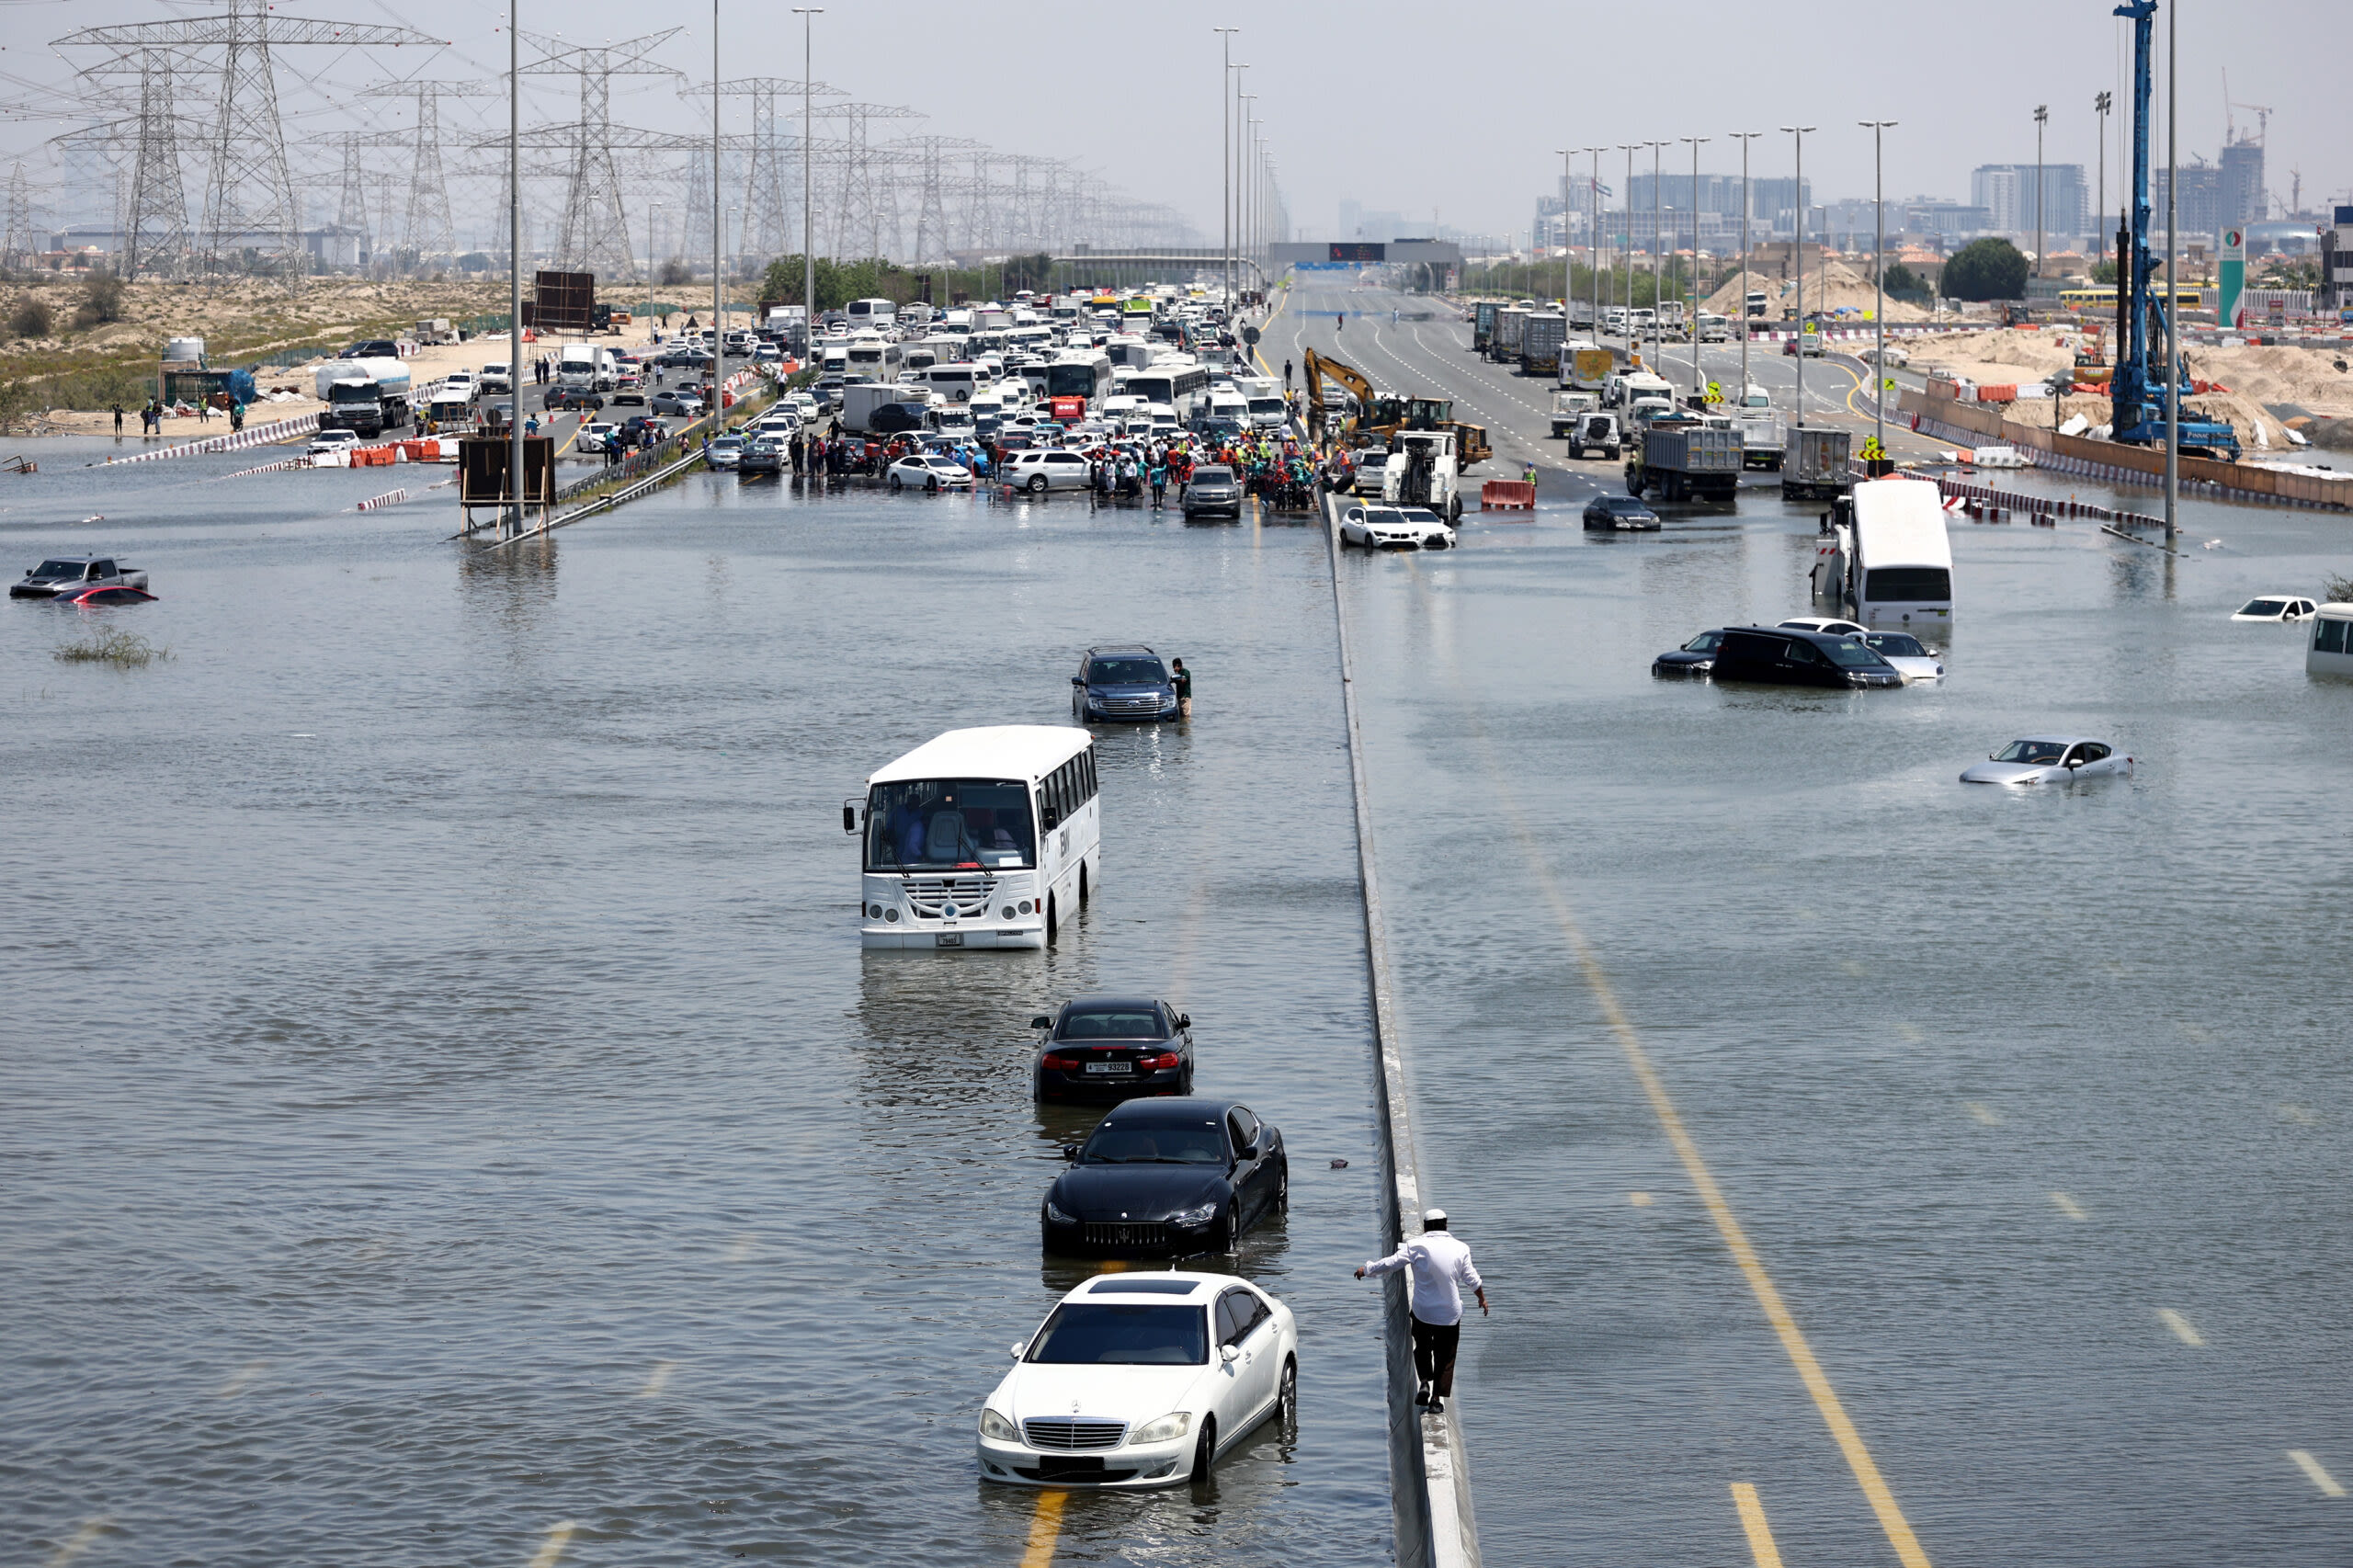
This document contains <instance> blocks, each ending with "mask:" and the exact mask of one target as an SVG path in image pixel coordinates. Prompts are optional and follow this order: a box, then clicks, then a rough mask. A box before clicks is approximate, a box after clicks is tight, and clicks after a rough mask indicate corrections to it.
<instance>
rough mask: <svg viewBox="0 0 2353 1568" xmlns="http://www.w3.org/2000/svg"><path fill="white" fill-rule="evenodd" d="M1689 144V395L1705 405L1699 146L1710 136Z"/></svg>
mask: <svg viewBox="0 0 2353 1568" xmlns="http://www.w3.org/2000/svg"><path fill="white" fill-rule="evenodd" d="M1682 140H1684V141H1686V142H1689V143H1691V319H1690V321H1689V322H1688V323H1687V324H1688V326H1689V327H1690V328H1691V395H1692V396H1694V397H1696V398H1698V399H1699V400H1700V402H1702V403H1705V402H1706V401H1707V395H1708V379H1707V378H1706V377H1705V376H1702V375H1701V374H1700V373H1699V145H1700V143H1701V142H1712V141H1714V140H1715V138H1714V137H1712V136H1686V137H1684V138H1683V139H1682Z"/></svg>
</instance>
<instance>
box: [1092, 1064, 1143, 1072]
mask: <svg viewBox="0 0 2353 1568" xmlns="http://www.w3.org/2000/svg"><path fill="white" fill-rule="evenodd" d="M1086 1070H1087V1071H1088V1072H1089V1073H1132V1072H1134V1071H1135V1065H1134V1063H1132V1062H1088V1063H1087V1064H1086Z"/></svg>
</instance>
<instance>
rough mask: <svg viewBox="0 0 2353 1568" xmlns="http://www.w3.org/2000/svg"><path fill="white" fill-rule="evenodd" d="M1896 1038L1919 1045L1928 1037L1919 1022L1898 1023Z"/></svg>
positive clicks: (1907, 1043)
mask: <svg viewBox="0 0 2353 1568" xmlns="http://www.w3.org/2000/svg"><path fill="white" fill-rule="evenodd" d="M1895 1038H1896V1039H1898V1040H1902V1041H1903V1042H1904V1044H1906V1045H1917V1044H1919V1043H1920V1042H1921V1041H1922V1040H1926V1039H1927V1038H1928V1037H1927V1035H1926V1034H1925V1033H1923V1032H1922V1031H1921V1028H1920V1026H1919V1025H1917V1024H1898V1025H1896V1026H1895Z"/></svg>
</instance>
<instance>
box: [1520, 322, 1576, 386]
mask: <svg viewBox="0 0 2353 1568" xmlns="http://www.w3.org/2000/svg"><path fill="white" fill-rule="evenodd" d="M1568 340H1569V318H1568V317H1566V316H1564V315H1563V314H1562V313H1561V312H1558V311H1538V312H1536V313H1534V314H1533V315H1531V316H1529V318H1528V320H1527V321H1526V322H1525V323H1523V324H1521V326H1520V329H1519V373H1520V374H1521V375H1523V376H1554V375H1558V374H1560V370H1561V346H1562V345H1563V344H1564V343H1566V342H1567V341H1568Z"/></svg>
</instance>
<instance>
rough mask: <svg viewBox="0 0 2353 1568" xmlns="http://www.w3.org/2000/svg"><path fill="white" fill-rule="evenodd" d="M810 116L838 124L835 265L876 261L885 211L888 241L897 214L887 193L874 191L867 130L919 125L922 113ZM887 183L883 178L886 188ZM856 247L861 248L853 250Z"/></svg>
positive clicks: (864, 110) (868, 110)
mask: <svg viewBox="0 0 2353 1568" xmlns="http://www.w3.org/2000/svg"><path fill="white" fill-rule="evenodd" d="M815 112H816V113H817V114H818V115H820V116H822V117H824V118H825V119H838V120H840V121H841V122H842V136H841V142H842V146H841V153H840V156H841V165H842V187H841V191H842V194H841V203H840V205H839V206H838V207H836V208H835V210H834V256H835V259H836V260H848V259H852V258H854V257H857V256H881V254H882V219H883V213H884V211H885V210H886V209H888V210H890V211H891V227H892V230H893V232H894V233H893V237H895V231H896V230H897V228H898V214H897V211H896V210H895V208H894V207H892V202H891V192H890V191H889V190H888V188H887V187H886V188H884V189H882V190H881V191H879V192H878V191H877V189H876V181H875V177H874V173H875V165H876V159H875V156H874V151H873V148H872V146H871V144H870V141H869V139H868V132H867V127H868V125H869V124H870V122H871V121H874V120H877V119H884V120H889V119H923V118H924V116H923V113H922V111H921V110H919V109H911V108H898V107H894V106H892V105H889V104H859V103H835V104H826V105H824V107H823V108H818V109H817V110H816V111H815ZM882 161H883V162H884V163H886V164H887V163H888V161H889V160H888V158H887V156H886V157H885V158H884V159H883V160H882ZM888 177H889V176H887V175H885V176H884V179H885V181H886V182H887V180H888ZM858 246H863V247H864V248H863V249H862V250H859V249H856V248H854V247H858Z"/></svg>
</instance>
